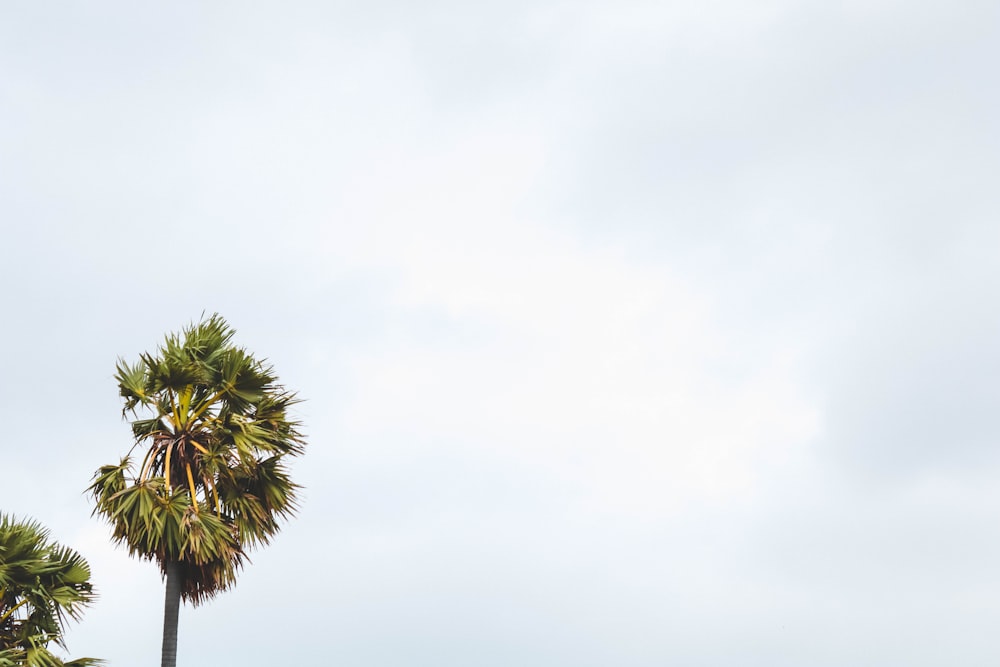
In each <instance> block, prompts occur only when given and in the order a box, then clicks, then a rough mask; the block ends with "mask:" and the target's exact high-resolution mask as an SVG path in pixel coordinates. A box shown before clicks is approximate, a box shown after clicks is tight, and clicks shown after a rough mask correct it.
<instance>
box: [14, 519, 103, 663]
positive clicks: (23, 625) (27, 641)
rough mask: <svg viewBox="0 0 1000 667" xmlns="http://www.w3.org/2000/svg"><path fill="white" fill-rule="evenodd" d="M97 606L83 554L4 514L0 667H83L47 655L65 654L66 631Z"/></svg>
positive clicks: (34, 525) (81, 660)
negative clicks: (88, 608)
mask: <svg viewBox="0 0 1000 667" xmlns="http://www.w3.org/2000/svg"><path fill="white" fill-rule="evenodd" d="M93 600H94V591H93V589H92V587H91V585H90V567H89V566H88V565H87V561H85V560H84V559H83V557H82V556H80V554H78V553H77V552H75V551H73V550H72V549H70V548H68V547H65V546H61V545H59V544H57V543H55V542H52V541H50V540H49V533H48V531H47V530H45V529H44V528H42V527H41V526H40V525H39V524H38V523H36V522H34V521H29V520H25V521H18V520H15V519H14V518H13V517H10V516H8V515H6V514H0V667H21V666H23V667H85V666H88V665H98V664H101V661H100V660H95V659H93V658H79V659H77V660H73V661H70V662H64V661H63V660H62V659H60V658H59V657H57V656H56V655H55V654H53V653H52V652H50V651H49V649H48V646H49V645H50V644H52V643H55V644H56V645H58V646H60V647H62V648H64V649H65V648H66V646H65V644H64V643H63V630H64V628H65V626H66V622H67V620H68V619H74V620H77V619H79V617H80V612H81V611H82V610H83V608H84V607H85V606H87V605H89V604H90V603H91V602H93Z"/></svg>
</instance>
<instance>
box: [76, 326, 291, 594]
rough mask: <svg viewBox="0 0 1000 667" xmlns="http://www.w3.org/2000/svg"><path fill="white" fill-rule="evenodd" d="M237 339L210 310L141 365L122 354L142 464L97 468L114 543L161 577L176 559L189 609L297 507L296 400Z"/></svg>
mask: <svg viewBox="0 0 1000 667" xmlns="http://www.w3.org/2000/svg"><path fill="white" fill-rule="evenodd" d="M233 334H234V331H233V329H232V328H231V327H230V326H229V325H228V324H227V323H226V322H225V320H224V319H222V318H221V317H220V316H218V315H213V316H212V317H210V318H208V319H207V320H202V321H201V322H198V323H197V324H192V325H191V326H189V327H187V328H185V329H184V330H183V331H182V332H181V334H179V335H178V334H170V335H168V336H166V338H165V340H164V342H163V344H162V345H161V346H160V347H159V348H158V349H157V351H156V353H154V354H149V353H146V354H143V355H141V356H140V359H139V361H138V362H136V363H135V364H128V363H126V362H124V361H122V360H119V362H118V366H117V374H116V379H117V380H118V386H119V389H120V393H121V396H122V398H123V399H124V408H123V412H122V414H123V416H124V417H126V418H131V422H132V433H133V435H134V437H135V440H136V446H137V447H140V448H141V449H140V452H141V459H139V458H138V457H137V458H136V460H135V461H133V459H132V458H130V457H128V456H126V457H125V458H123V459H122V460H121V461H120V462H119V463H118V464H117V465H108V466H104V467H102V468H100V469H99V470H98V471H97V473H96V474H95V477H94V482H93V484H92V485H91V486H90V489H89V490H90V491H91V492H92V494H93V496H94V499H95V501H96V509H95V513H99V514H101V515H102V516H104V518H105V519H107V520H108V521H109V523H110V524H111V526H112V535H113V539H115V540H116V541H118V542H120V543H123V544H125V545H126V546H127V547H128V549H129V551H130V553H132V554H133V555H135V556H139V557H140V558H147V559H150V560H155V561H156V562H157V563H159V565H160V567H161V571H163V572H164V574H166V571H167V570H166V567H167V564H168V563H176V564H179V565H180V567H181V571H182V573H183V588H182V596H183V598H184V599H185V600H187V601H189V602H192V603H193V604H199V603H201V602H203V601H205V600H207V599H209V598H211V597H213V596H214V595H216V594H217V593H219V592H221V591H224V590H226V589H227V588H229V587H230V586H232V585H233V583H234V582H235V577H236V572H237V571H238V570H239V568H240V567H241V566H242V564H243V562H244V560H245V554H246V550H247V549H249V548H250V547H254V546H257V545H261V544H267V543H268V542H269V540H270V539H271V537H273V536H274V534H275V533H276V532H277V531H278V529H279V526H280V522H281V520H282V519H285V518H287V517H289V516H290V515H291V514H293V513H294V511H295V508H296V499H295V495H296V490H297V489H298V486H297V485H296V484H295V483H294V482H292V481H291V478H290V477H289V476H288V472H287V469H286V467H285V464H284V457H285V456H296V455H299V454H301V453H302V452H303V448H304V445H305V441H304V439H303V437H302V435H301V434H300V433H299V431H298V427H299V424H298V423H297V422H296V421H294V420H292V419H291V418H290V417H289V416H288V410H289V408H290V407H291V406H292V405H294V404H295V403H296V402H297V400H298V399H297V398H296V396H295V394H293V393H291V392H288V391H286V390H285V389H284V388H283V387H282V386H281V385H280V384H278V380H277V377H276V376H275V374H274V372H273V370H272V368H271V366H270V365H269V364H267V363H266V362H265V361H262V360H258V359H256V358H255V357H254V356H253V355H251V354H249V353H248V352H247V351H246V350H244V349H243V348H240V347H237V346H235V345H234V344H233V343H232V338H233ZM136 462H137V463H136Z"/></svg>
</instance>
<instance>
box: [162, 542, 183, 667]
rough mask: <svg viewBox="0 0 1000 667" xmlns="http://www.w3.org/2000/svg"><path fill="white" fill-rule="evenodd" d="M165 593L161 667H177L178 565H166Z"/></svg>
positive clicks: (179, 600) (179, 595) (179, 597)
mask: <svg viewBox="0 0 1000 667" xmlns="http://www.w3.org/2000/svg"><path fill="white" fill-rule="evenodd" d="M166 569H167V593H166V596H165V598H164V601H163V653H162V658H161V660H160V666H161V667H177V614H178V612H179V611H180V607H181V578H182V577H183V576H184V574H183V573H182V572H181V566H180V564H179V563H173V562H168V563H167V567H166Z"/></svg>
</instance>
